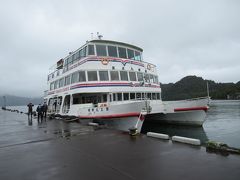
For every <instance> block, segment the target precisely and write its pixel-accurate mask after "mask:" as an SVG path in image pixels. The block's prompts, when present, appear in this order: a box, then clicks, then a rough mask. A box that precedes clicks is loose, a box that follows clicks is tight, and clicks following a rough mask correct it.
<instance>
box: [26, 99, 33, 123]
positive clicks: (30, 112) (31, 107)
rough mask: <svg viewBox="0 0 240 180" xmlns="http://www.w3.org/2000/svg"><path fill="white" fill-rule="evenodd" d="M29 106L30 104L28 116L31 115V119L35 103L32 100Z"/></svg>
mask: <svg viewBox="0 0 240 180" xmlns="http://www.w3.org/2000/svg"><path fill="white" fill-rule="evenodd" d="M27 106H28V118H29V116H30V115H31V119H32V109H33V106H34V105H33V104H32V103H31V102H30V103H29V104H28V105H27Z"/></svg>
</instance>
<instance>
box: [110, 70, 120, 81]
mask: <svg viewBox="0 0 240 180" xmlns="http://www.w3.org/2000/svg"><path fill="white" fill-rule="evenodd" d="M112 72H117V75H118V80H113V79H112ZM110 79H111V81H120V76H119V71H116V70H111V71H110Z"/></svg>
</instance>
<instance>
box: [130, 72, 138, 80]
mask: <svg viewBox="0 0 240 180" xmlns="http://www.w3.org/2000/svg"><path fill="white" fill-rule="evenodd" d="M129 78H130V81H137V78H136V72H131V71H130V72H129Z"/></svg>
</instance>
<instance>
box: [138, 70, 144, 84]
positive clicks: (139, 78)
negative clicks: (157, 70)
mask: <svg viewBox="0 0 240 180" xmlns="http://www.w3.org/2000/svg"><path fill="white" fill-rule="evenodd" d="M137 78H138V81H140V82H141V81H143V73H141V72H137Z"/></svg>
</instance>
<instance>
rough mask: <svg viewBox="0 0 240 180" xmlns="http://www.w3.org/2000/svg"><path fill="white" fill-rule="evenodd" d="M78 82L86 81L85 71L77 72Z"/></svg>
mask: <svg viewBox="0 0 240 180" xmlns="http://www.w3.org/2000/svg"><path fill="white" fill-rule="evenodd" d="M78 81H79V82H85V81H86V74H85V71H79V80H78Z"/></svg>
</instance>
